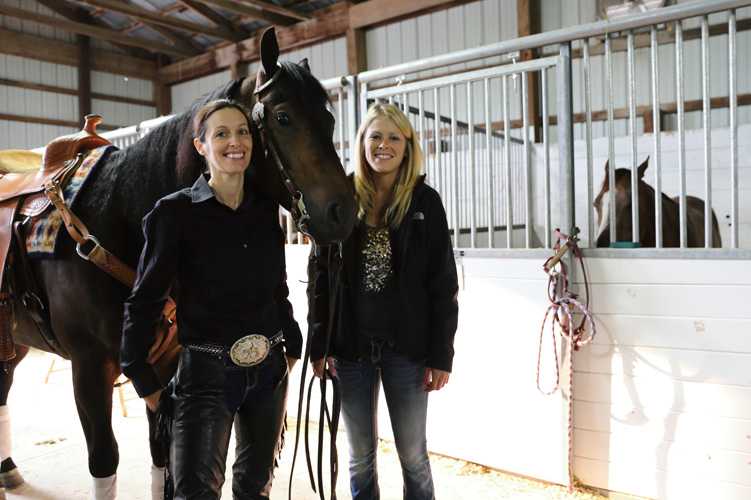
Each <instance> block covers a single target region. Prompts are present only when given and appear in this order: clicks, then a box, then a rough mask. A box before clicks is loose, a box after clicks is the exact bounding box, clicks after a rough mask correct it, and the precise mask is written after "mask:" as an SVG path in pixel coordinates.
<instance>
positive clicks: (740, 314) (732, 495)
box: [574, 258, 751, 500]
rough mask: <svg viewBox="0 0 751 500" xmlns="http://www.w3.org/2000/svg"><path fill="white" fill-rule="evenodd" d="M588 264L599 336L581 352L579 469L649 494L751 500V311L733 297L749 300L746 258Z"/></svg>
mask: <svg viewBox="0 0 751 500" xmlns="http://www.w3.org/2000/svg"><path fill="white" fill-rule="evenodd" d="M588 269H589V272H590V278H591V282H592V283H593V290H592V296H593V301H594V302H593V311H594V313H595V317H596V318H597V324H598V337H597V338H596V340H595V342H594V343H593V344H592V345H590V346H587V347H584V348H583V349H582V350H581V351H579V352H577V353H576V354H575V357H574V362H575V375H574V380H575V382H574V398H575V401H576V404H575V417H574V419H575V427H576V432H575V437H574V439H575V448H574V449H575V454H576V461H575V472H576V474H577V476H578V477H579V478H580V479H582V480H583V481H584V482H586V483H587V484H591V485H593V486H598V487H601V488H606V489H611V490H615V491H622V492H626V493H631V494H638V495H643V496H647V497H650V498H658V499H693V498H723V499H728V500H731V499H732V500H736V499H738V500H740V499H745V498H748V494H749V493H750V492H751V481H749V475H748V463H749V460H751V441H749V439H748V436H749V433H750V432H751V405H749V404H748V402H749V401H750V400H751V378H749V376H748V360H749V356H750V355H751V336H749V335H748V332H749V331H751V313H749V312H748V310H747V309H748V308H747V307H745V306H738V305H734V304H733V302H732V300H733V299H732V297H734V296H740V297H743V298H744V299H745V298H747V297H749V296H751V274H749V266H748V262H747V261H736V260H730V261H714V260H712V261H701V260H691V261H685V260H684V261H682V260H669V259H660V260H650V259H647V260H644V259H631V260H629V259H599V258H592V259H588ZM577 285H578V286H581V284H580V283H577ZM650 294H654V298H651V299H650V298H649V296H650ZM689 296H692V297H696V298H701V299H702V301H703V303H702V304H698V303H696V302H695V301H694V300H693V299H691V298H689ZM680 297H683V298H684V300H683V304H679V302H680V301H681V299H680ZM745 302H747V300H745ZM691 304H693V306H691Z"/></svg>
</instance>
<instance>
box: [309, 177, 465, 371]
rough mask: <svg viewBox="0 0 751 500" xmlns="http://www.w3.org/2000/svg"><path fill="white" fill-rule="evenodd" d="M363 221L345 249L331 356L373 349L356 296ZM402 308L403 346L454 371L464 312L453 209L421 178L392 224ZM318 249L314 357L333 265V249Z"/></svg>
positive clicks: (322, 342)
mask: <svg viewBox="0 0 751 500" xmlns="http://www.w3.org/2000/svg"><path fill="white" fill-rule="evenodd" d="M362 230H363V223H362V222H360V223H359V224H357V225H356V226H355V228H354V230H353V231H352V234H351V235H350V237H349V238H348V239H347V240H346V241H345V242H344V245H343V248H342V263H341V284H340V287H339V291H340V293H339V297H338V300H337V307H336V311H335V313H334V314H335V328H334V331H333V332H332V334H331V335H332V339H331V346H330V348H329V350H328V353H329V355H333V356H336V357H340V358H343V359H348V360H356V359H357V358H359V357H361V356H362V355H363V354H364V353H366V352H367V350H366V349H367V345H366V342H367V340H366V339H365V338H364V337H363V336H362V335H358V333H357V331H356V321H355V317H354V301H355V300H356V298H357V296H358V287H359V286H360V257H361V242H362ZM389 232H390V236H391V247H392V256H393V266H394V271H395V273H394V277H395V279H396V287H397V291H398V296H399V300H398V309H397V310H394V311H388V314H393V315H395V317H396V318H398V321H397V323H398V325H399V329H398V331H397V332H394V333H395V335H394V337H395V342H396V350H397V351H398V352H401V353H403V354H406V355H407V356H409V357H410V358H412V359H415V360H425V362H426V364H427V366H428V367H430V368H437V369H440V370H445V371H451V366H452V362H453V358H454V334H455V333H456V325H457V319H458V314H459V306H458V303H457V292H458V290H459V286H458V281H457V277H456V264H455V262H454V251H453V248H452V246H451V239H450V236H449V232H448V223H447V221H446V212H445V210H444V208H443V204H442V203H441V198H440V196H439V194H438V193H437V192H436V191H435V190H434V189H433V188H431V187H430V186H428V185H426V184H425V183H424V177H422V178H420V180H419V181H418V184H417V186H416V187H415V189H414V192H413V194H412V201H411V203H410V207H409V210H408V211H407V214H406V215H405V217H404V220H403V221H402V223H401V225H400V226H399V228H398V229H397V230H390V231H389ZM318 250H319V255H318V256H316V255H314V254H313V253H311V256H310V260H309V262H308V277H309V281H308V305H309V312H308V328H309V330H310V331H309V334H310V335H311V336H312V343H311V359H313V360H316V359H321V358H322V357H323V355H324V352H325V346H326V335H327V326H328V321H329V314H330V312H329V300H330V293H329V283H328V269H329V264H330V262H332V267H333V266H334V265H336V261H330V260H329V259H330V257H331V258H332V259H333V258H334V257H333V256H330V255H329V253H330V251H331V247H322V248H319V249H318Z"/></svg>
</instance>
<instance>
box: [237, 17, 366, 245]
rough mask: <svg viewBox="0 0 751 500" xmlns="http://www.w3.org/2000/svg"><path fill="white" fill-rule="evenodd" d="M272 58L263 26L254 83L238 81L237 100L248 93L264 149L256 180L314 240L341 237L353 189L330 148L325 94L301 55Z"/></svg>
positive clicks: (350, 219)
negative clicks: (285, 59)
mask: <svg viewBox="0 0 751 500" xmlns="http://www.w3.org/2000/svg"><path fill="white" fill-rule="evenodd" d="M278 58H279V47H278V45H277V41H276V36H275V34H274V29H273V28H269V29H268V30H266V31H265V32H264V34H263V36H262V38H261V64H260V66H259V69H258V74H257V75H256V79H255V82H252V81H251V80H250V79H246V80H245V81H244V82H243V83H242V85H241V86H240V94H241V95H242V100H243V101H247V98H248V96H249V94H252V95H253V96H254V104H253V106H252V119H253V122H254V124H255V125H256V127H257V128H258V129H259V131H260V135H261V138H262V142H263V145H264V147H265V149H266V153H267V156H266V162H267V165H266V168H265V169H263V170H261V171H258V172H257V174H258V181H259V183H260V184H261V185H265V186H269V187H270V189H271V190H272V191H273V192H272V193H271V194H272V196H274V197H275V199H277V200H279V202H280V204H281V205H282V206H283V207H285V208H286V209H287V210H290V212H291V214H292V216H293V217H294V219H295V222H296V223H297V226H298V229H300V230H301V231H302V232H304V233H305V234H308V235H309V236H311V237H312V238H313V239H314V240H315V241H316V242H317V243H319V244H328V243H332V242H338V241H342V240H344V239H345V238H346V237H347V236H348V235H349V233H350V232H351V231H352V227H353V225H354V222H355V199H354V188H353V186H352V183H351V182H349V181H348V179H347V177H346V175H345V173H344V168H343V167H342V164H341V161H340V160H339V156H338V155H337V153H336V148H335V147H334V142H333V132H334V116H333V115H332V114H331V113H330V112H329V109H328V104H329V99H328V94H327V93H326V91H325V90H324V88H323V87H322V86H321V84H320V83H319V82H318V80H316V78H315V77H314V76H313V75H312V74H311V72H310V68H309V66H308V62H307V60H305V59H304V60H303V61H301V62H300V63H298V64H293V63H289V62H283V63H279V62H278Z"/></svg>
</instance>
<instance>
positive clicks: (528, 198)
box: [521, 73, 532, 248]
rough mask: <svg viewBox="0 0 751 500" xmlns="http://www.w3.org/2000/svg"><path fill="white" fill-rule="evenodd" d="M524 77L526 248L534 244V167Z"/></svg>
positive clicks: (523, 76) (523, 123)
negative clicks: (530, 147)
mask: <svg viewBox="0 0 751 500" xmlns="http://www.w3.org/2000/svg"><path fill="white" fill-rule="evenodd" d="M521 77H522V134H523V136H522V137H524V153H523V155H522V158H523V161H524V212H525V214H524V248H530V247H531V246H532V169H531V168H530V157H529V102H528V101H527V73H521Z"/></svg>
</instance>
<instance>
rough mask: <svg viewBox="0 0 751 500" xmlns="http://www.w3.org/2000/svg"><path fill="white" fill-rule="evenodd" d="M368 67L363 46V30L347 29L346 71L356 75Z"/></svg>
mask: <svg viewBox="0 0 751 500" xmlns="http://www.w3.org/2000/svg"><path fill="white" fill-rule="evenodd" d="M367 69H368V58H367V50H366V46H365V30H364V29H361V28H349V29H347V73H349V74H350V75H356V74H358V73H360V72H361V71H366V70H367Z"/></svg>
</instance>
